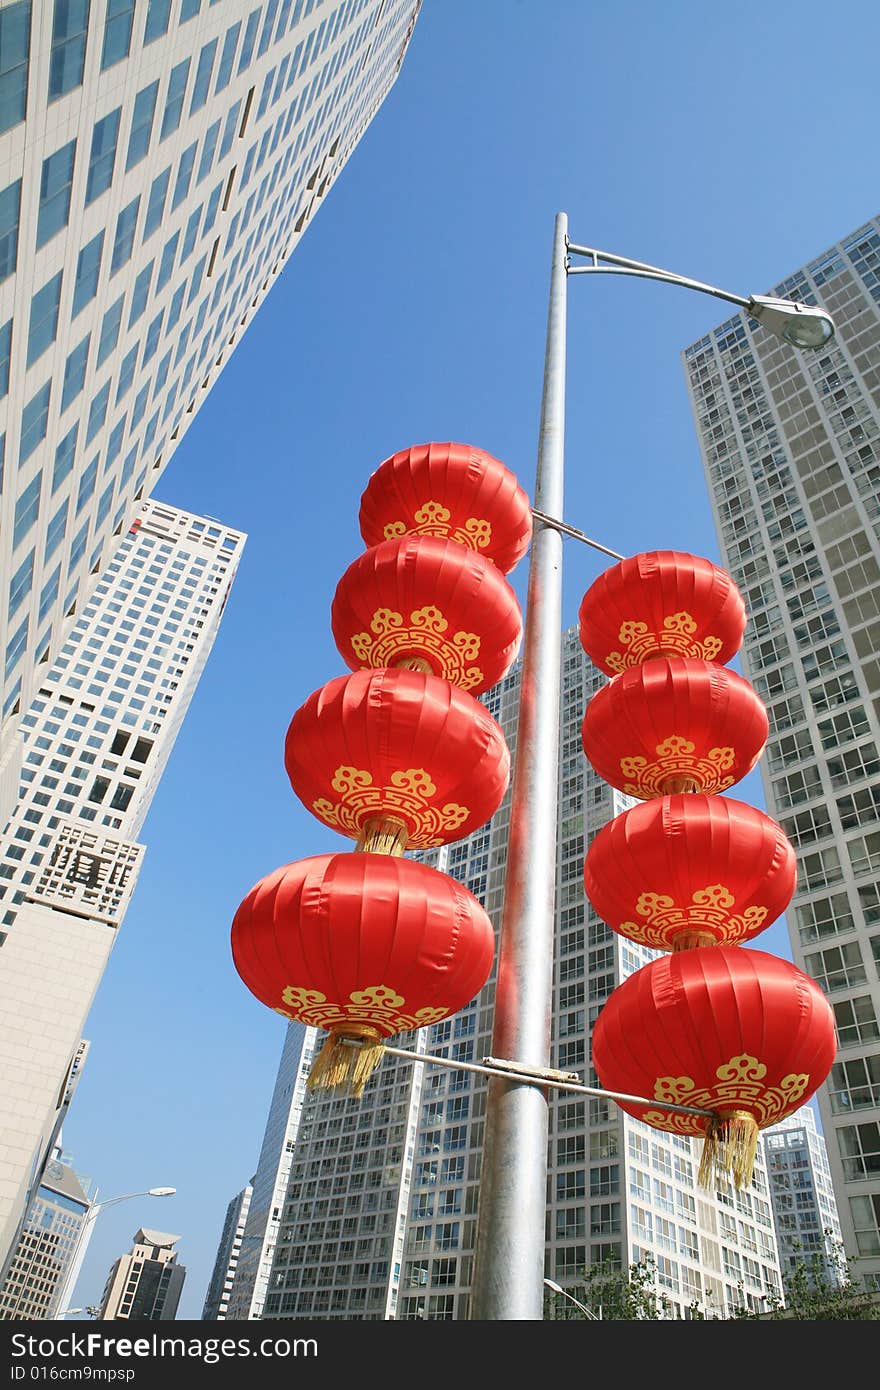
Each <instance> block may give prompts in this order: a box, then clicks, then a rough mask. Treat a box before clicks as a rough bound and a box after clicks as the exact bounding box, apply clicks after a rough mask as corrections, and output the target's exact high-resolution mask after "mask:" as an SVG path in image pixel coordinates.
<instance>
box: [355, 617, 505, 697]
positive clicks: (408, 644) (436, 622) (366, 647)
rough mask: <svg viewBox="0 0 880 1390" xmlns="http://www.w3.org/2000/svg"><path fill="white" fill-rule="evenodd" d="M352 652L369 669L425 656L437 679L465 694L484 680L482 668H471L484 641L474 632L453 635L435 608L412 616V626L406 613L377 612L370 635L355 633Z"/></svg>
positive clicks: (447, 623) (444, 619) (445, 620)
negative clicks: (404, 614) (405, 615)
mask: <svg viewBox="0 0 880 1390" xmlns="http://www.w3.org/2000/svg"><path fill="white" fill-rule="evenodd" d="M447 634H448V635H447ZM351 649H352V651H353V652H354V654H355V656H356V657H357V659H358V661H361V662H363V665H364V667H365V668H369V667H371V666H396V665H398V664H399V662H401V661H402V660H404V659H405V658H406V657H408V656H409V655H411V654H412V653H414V652H415V653H416V654H417V655H419V656H422V655H425V656H426V657H427V660H428V661H429V662H430V664H431V666H432V669H433V670H434V673H435V674H436V675H439V676H441V677H442V678H443V679H444V680H448V681H450V682H451V683H452V684H453V685H457V686H458V687H459V688H460V689H461V690H471V689H473V687H474V686H478V685H480V683H481V682H482V679H483V672H482V670H481V669H480V667H479V666H473V665H471V664H470V663H471V662H473V661H475V660H476V658H477V657H478V656H479V654H480V638H479V637H478V636H477V635H476V633H474V632H453V633H449V622H448V621H447V619H446V618H445V617H444V616H443V614H442V613H441V612H440V609H439V608H436V607H434V606H433V605H429V606H427V607H425V608H417V609H416V610H415V611H414V612H413V613H410V615H409V624H408V625H407V624H405V623H404V619H403V614H402V613H395V612H394V610H393V609H391V608H377V609H376V611H375V613H374V614H373V617H372V621H371V622H370V631H369V632H358V633H355V634H354V636H353V637H352V638H351Z"/></svg>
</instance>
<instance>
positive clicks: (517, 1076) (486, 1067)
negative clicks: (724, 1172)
mask: <svg viewBox="0 0 880 1390" xmlns="http://www.w3.org/2000/svg"><path fill="white" fill-rule="evenodd" d="M340 1041H341V1042H343V1043H345V1045H346V1046H347V1047H363V1043H364V1040H363V1038H346V1037H341V1038H340ZM382 1050H383V1052H387V1053H388V1055H389V1056H391V1057H405V1058H409V1060H410V1061H411V1062H430V1063H431V1064H432V1065H433V1066H437V1067H450V1068H451V1069H452V1070H453V1071H475V1072H479V1073H480V1074H481V1075H483V1076H506V1077H508V1078H509V1079H510V1080H511V1081H525V1082H527V1083H530V1084H531V1085H533V1086H552V1087H553V1089H554V1090H557V1091H575V1092H578V1093H579V1094H581V1095H585V1096H602V1097H606V1098H608V1099H609V1100H622V1101H627V1102H629V1103H631V1104H633V1105H652V1106H656V1105H658V1104H662V1108H663V1110H664V1111H670V1112H672V1113H673V1114H677V1115H700V1116H702V1117H703V1118H705V1119H709V1120H714V1119H717V1118H718V1116H717V1114H716V1112H715V1111H714V1110H702V1109H701V1108H700V1107H699V1106H697V1105H673V1104H671V1103H670V1102H669V1101H665V1100H664V1101H662V1102H659V1101H658V1100H657V1098H656V1097H648V1096H630V1095H627V1094H626V1092H624V1091H606V1090H604V1089H603V1088H602V1087H600V1086H585V1085H584V1084H583V1082H582V1081H581V1080H580V1078H579V1077H578V1074H577V1072H572V1071H557V1070H556V1069H555V1068H553V1067H530V1066H526V1065H524V1064H523V1063H521V1062H509V1061H506V1060H505V1059H504V1058H502V1057H484V1058H483V1060H482V1062H461V1061H456V1060H454V1059H453V1058H451V1057H437V1056H435V1055H434V1054H433V1053H430V1052H410V1051H407V1049H406V1048H403V1047H389V1046H387V1045H386V1044H384V1043H383V1045H382Z"/></svg>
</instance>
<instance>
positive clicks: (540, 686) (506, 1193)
mask: <svg viewBox="0 0 880 1390" xmlns="http://www.w3.org/2000/svg"><path fill="white" fill-rule="evenodd" d="M570 256H578V257H583V258H586V259H587V260H588V261H589V262H590V264H589V265H585V266H578V267H571V266H570V265H569V257H570ZM569 274H587V275H588V274H613V275H632V276H637V277H640V278H642V279H650V280H659V281H662V282H663V283H666V284H672V285H679V286H680V287H681V288H683V289H692V290H697V291H699V292H700V293H702V294H709V295H714V296H715V297H716V298H719V299H725V300H727V301H729V302H730V303H733V304H737V305H739V306H740V307H741V308H742V309H743V310H744V311H745V312H746V313H747V314H749V315H750V317H752V318H754V319H756V320H757V321H758V322H760V323H761V324H762V325H763V326H764V327H765V328H767V329H768V330H769V331H770V332H772V333H774V334H775V335H776V336H777V337H779V338H783V339H785V340H786V341H787V342H789V343H791V344H792V345H793V346H795V347H800V348H806V349H814V348H821V347H823V346H824V345H825V344H826V343H827V342H828V341H829V340H830V338H831V337H832V336H833V334H834V323H833V320H832V319H831V317H830V315H829V314H827V313H826V312H825V310H824V309H820V308H817V307H816V306H814V305H806V304H798V303H795V302H794V301H791V300H785V299H772V298H769V297H767V296H766V295H752V296H750V297H749V298H744V297H743V296H741V295H736V294H732V293H730V292H729V291H727V290H722V289H718V288H717V286H714V285H708V284H705V283H704V282H703V281H700V280H692V279H690V278H689V277H687V276H683V275H677V274H675V273H674V272H672V271H668V270H662V269H660V268H659V267H658V266H651V265H647V264H645V263H644V262H643V261H633V260H629V259H627V258H626V257H624V256H616V255H612V254H610V253H609V252H604V251H598V250H596V249H595V248H593V247H586V246H575V245H573V244H572V243H571V242H569V239H568V218H567V216H566V214H565V213H563V212H560V213H557V215H556V224H555V229H554V236H553V257H552V263H551V270H550V303H549V310H548V315H547V342H546V349H545V356H544V388H543V395H542V401H541V427H540V434H539V439H538V462H537V472H536V477H535V498H534V509H533V515H534V518H535V527H534V531H533V536H532V545H531V552H530V557H529V580H528V591H527V597H526V613H525V621H524V630H523V647H522V668H521V670H522V676H521V690H520V704H519V724H518V729H517V739H516V757H515V766H514V778H513V790H512V796H511V807H510V832H509V841H508V851H507V869H506V877H505V892H504V908H503V914H502V925H501V934H500V943H499V953H498V974H497V983H496V987H495V1022H494V1031H493V1036H492V1052H493V1056H495V1057H497V1058H505V1059H507V1060H508V1061H513V1062H516V1063H520V1064H525V1065H528V1066H530V1067H532V1068H534V1069H536V1070H540V1069H541V1068H545V1067H547V1066H548V1065H549V1060H550V1015H551V1006H552V968H553V936H554V923H555V896H556V827H557V808H558V761H559V697H560V683H561V682H560V674H561V673H560V644H561V637H562V530H565V531H570V530H571V528H568V527H565V526H564V524H563V523H562V513H563V506H562V499H563V481H564V432H565V319H566V279H567V276H568V275H569ZM554 521H555V522H556V523H558V524H559V525H560V526H561V527H562V530H560V529H556V527H555V526H554ZM600 548H602V547H600ZM606 553H612V554H613V553H614V552H606ZM547 1134H548V1096H547V1088H546V1087H545V1086H542V1085H541V1084H540V1082H536V1081H535V1080H531V1081H529V1080H523V1081H518V1080H515V1079H511V1078H509V1077H498V1078H493V1079H492V1080H491V1081H490V1082H489V1089H488V1097H487V1104H486V1132H485V1144H484V1149H483V1163H482V1169H481V1176H480V1203H479V1211H478V1217H477V1236H476V1251H475V1262H474V1281H473V1294H472V1299H471V1311H470V1317H471V1319H473V1320H519V1321H522V1320H540V1319H541V1316H542V1287H543V1275H544V1224H545V1211H546V1191H545V1190H546V1182H547Z"/></svg>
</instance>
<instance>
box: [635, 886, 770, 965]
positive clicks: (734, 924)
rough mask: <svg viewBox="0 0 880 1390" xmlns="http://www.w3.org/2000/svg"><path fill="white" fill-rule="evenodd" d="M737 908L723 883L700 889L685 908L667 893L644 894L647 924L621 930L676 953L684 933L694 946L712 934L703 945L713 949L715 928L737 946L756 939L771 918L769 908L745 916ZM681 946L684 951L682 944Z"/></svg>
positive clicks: (640, 908) (640, 906)
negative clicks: (680, 937) (767, 918)
mask: <svg viewBox="0 0 880 1390" xmlns="http://www.w3.org/2000/svg"><path fill="white" fill-rule="evenodd" d="M735 905H736V899H735V898H734V896H733V894H732V893H731V892H730V891H729V889H727V888H725V886H724V884H723V883H713V884H711V885H709V886H708V887H706V888H702V889H698V890H697V891H696V892H695V893H693V894H692V896H691V902H690V903H689V904H687V905H684V906H682V905H681V904H679V903H676V902H674V901H673V899H672V898H670V897H669V896H668V894H666V893H650V892H649V893H641V894H640V895H639V898H638V900H637V902H636V912H637V913H638V914H639V916H640V917H642V918H643V919H644V920H643V921H642V922H622V923H621V924H620V927H619V930H620V931H621V932H623V934H624V935H625V936H628V937H629V938H630V939H631V940H632V941H639V942H641V943H642V945H645V946H651V947H654V948H655V949H657V948H658V947H659V948H660V949H665V950H667V951H672V950H675V949H676V938H677V937H679V936H680V935H681V933H686V934H687V939H690V940H692V941H693V943H694V944H696V943H697V941H698V940H699V938H700V937H701V936H703V937H705V936H706V934H707V933H708V938H707V939H705V940H702V941H700V944H704V945H711V944H712V942H713V941H714V939H715V934H714V932H713V931H712V928H715V929H716V930H720V929H722V928H723V933H724V940H725V942H726V943H727V944H728V945H733V944H734V943H735V942H737V941H742V940H744V939H745V938H747V937H749V936H753V935H754V934H755V932H756V930H757V929H758V928H759V927H760V925H761V923H762V922H763V921H764V919H765V918H766V916H767V909H766V907H758V906H752V907H747V908H746V910H745V912H742V913H737V912H731V911H730V909H731V908H732V907H735ZM691 934H693V936H692V935H691ZM678 946H679V949H681V943H680V942H679V943H678Z"/></svg>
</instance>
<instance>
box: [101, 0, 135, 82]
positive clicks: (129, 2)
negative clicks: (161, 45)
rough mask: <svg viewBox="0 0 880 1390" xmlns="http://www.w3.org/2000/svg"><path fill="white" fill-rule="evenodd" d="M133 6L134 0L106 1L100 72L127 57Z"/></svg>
mask: <svg viewBox="0 0 880 1390" xmlns="http://www.w3.org/2000/svg"><path fill="white" fill-rule="evenodd" d="M134 5H135V0H107V15H106V18H105V20H104V47H103V49H102V50H101V71H102V72H104V71H106V69H107V68H112V66H113V64H114V63H120V62H121V61H122V59H123V58H127V57H128V50H129V48H130V47H131V29H132V24H133V23H134Z"/></svg>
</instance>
